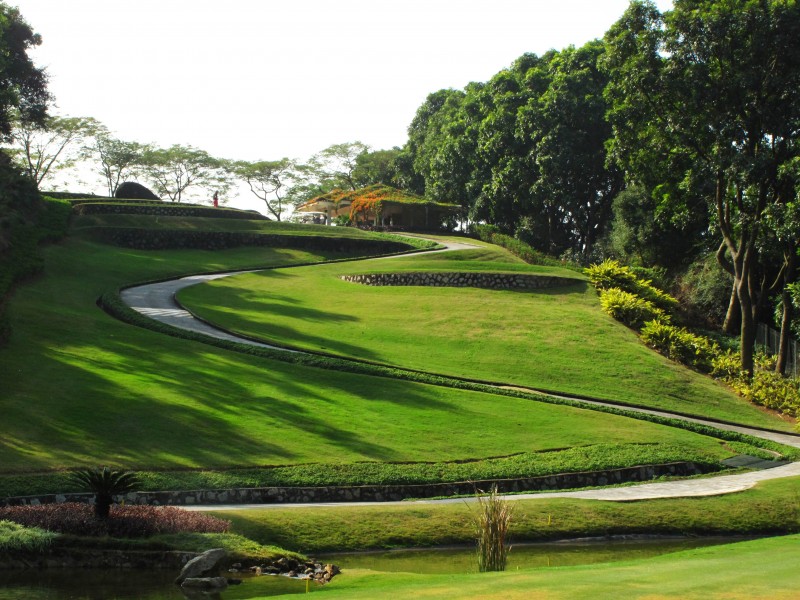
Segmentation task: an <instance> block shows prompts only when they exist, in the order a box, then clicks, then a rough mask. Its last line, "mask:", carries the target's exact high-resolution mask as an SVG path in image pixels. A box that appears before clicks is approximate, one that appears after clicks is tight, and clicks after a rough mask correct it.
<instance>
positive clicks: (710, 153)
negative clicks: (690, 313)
mask: <svg viewBox="0 0 800 600" xmlns="http://www.w3.org/2000/svg"><path fill="white" fill-rule="evenodd" d="M605 39H606V43H607V46H608V51H607V56H608V59H607V64H608V67H609V69H610V72H611V82H610V84H609V87H608V92H607V93H608V95H609V98H610V100H611V102H612V109H611V111H610V118H611V120H612V124H613V127H614V141H613V142H612V145H611V147H612V151H613V153H614V155H615V157H616V158H617V160H618V161H619V164H620V166H621V167H622V168H624V169H625V170H626V171H627V172H628V174H629V177H631V178H635V175H636V173H641V172H648V171H649V170H651V169H652V167H651V165H652V164H658V163H659V162H663V161H669V160H671V159H670V155H678V156H680V157H682V158H683V159H684V164H685V165H688V166H686V170H685V172H684V173H683V175H684V178H683V183H684V184H685V185H686V186H687V187H695V189H697V188H702V189H705V190H708V192H707V195H706V200H707V202H708V203H709V205H710V206H711V207H712V208H713V210H714V212H715V213H716V221H717V227H718V229H719V232H720V235H721V237H722V239H723V242H724V249H725V253H726V254H727V256H728V257H729V261H728V262H727V263H726V264H730V267H731V270H732V271H733V276H734V288H735V292H736V298H737V300H738V304H739V312H740V317H741V357H742V369H743V370H744V371H746V372H748V373H752V371H753V351H754V350H753V345H754V340H755V326H756V313H757V310H758V307H759V300H760V299H761V297H763V293H764V291H765V290H766V287H767V286H766V284H765V280H763V279H762V280H759V279H758V278H757V274H758V271H757V268H756V267H757V263H758V260H759V257H758V246H757V242H758V240H759V238H760V236H761V235H762V233H763V230H764V227H765V223H764V217H765V212H766V210H767V208H768V207H769V206H770V205H771V204H773V203H774V202H775V201H776V198H777V195H776V190H777V187H778V186H777V181H776V177H777V173H778V171H779V168H780V165H781V164H783V163H784V162H785V161H787V160H789V159H790V158H791V157H792V155H793V153H795V152H796V151H797V148H798V136H800V114H799V113H800V8H799V7H798V4H797V2H796V1H795V0H741V1H737V2H732V1H730V0H713V1H712V0H676V1H675V6H674V10H672V11H669V12H667V13H665V14H664V15H661V14H660V13H659V12H658V10H657V9H656V8H655V6H654V4H653V3H652V2H649V1H639V0H637V1H634V2H632V3H631V5H630V7H629V9H628V10H627V11H626V13H625V14H624V15H623V17H622V19H620V20H619V21H618V22H617V23H616V24H615V25H614V26H613V27H612V28H611V29H610V30H609V32H608V33H607V34H606V38H605Z"/></svg>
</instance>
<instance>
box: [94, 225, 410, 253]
mask: <svg viewBox="0 0 800 600" xmlns="http://www.w3.org/2000/svg"><path fill="white" fill-rule="evenodd" d="M88 235H89V237H91V238H92V239H94V240H96V241H99V242H102V243H105V244H111V245H114V246H122V247H124V248H136V249H139V250H175V249H188V248H192V249H198V250H226V249H229V248H238V247H241V246H269V247H283V248H294V249H301V250H319V251H327V252H360V251H364V252H367V253H368V254H392V253H395V252H405V251H407V250H409V249H411V248H413V247H414V245H413V244H412V243H409V242H401V241H399V240H389V239H369V238H348V237H328V236H314V235H281V234H273V233H253V232H246V231H193V230H183V229H159V230H155V229H139V228H134V227H96V228H92V229H91V230H90V231H89V233H88Z"/></svg>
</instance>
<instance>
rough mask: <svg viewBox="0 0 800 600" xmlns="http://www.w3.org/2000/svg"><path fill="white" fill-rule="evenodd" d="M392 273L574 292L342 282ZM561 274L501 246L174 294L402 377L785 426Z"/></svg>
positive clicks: (224, 318) (250, 329)
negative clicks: (457, 380)
mask: <svg viewBox="0 0 800 600" xmlns="http://www.w3.org/2000/svg"><path fill="white" fill-rule="evenodd" d="M402 270H424V271H428V270H430V271H434V270H451V271H452V270H459V271H474V270H482V271H486V270H496V271H502V272H531V273H548V274H556V275H561V276H566V277H573V278H577V279H576V285H574V286H569V287H565V288H558V289H554V290H548V291H541V292H518V291H489V290H478V289H464V288H423V287H369V286H360V285H355V284H351V283H347V282H344V281H342V280H340V279H339V276H340V275H342V274H352V273H358V272H391V271H402ZM580 277H581V276H580V275H578V274H576V273H574V272H572V271H568V270H565V269H558V268H555V269H552V268H547V267H536V266H529V265H525V264H524V263H521V262H520V261H519V260H517V259H515V258H514V257H512V256H511V255H510V254H508V253H507V252H506V251H504V250H500V249H497V248H491V247H489V248H487V247H485V246H484V247H482V248H479V249H475V250H467V251H460V252H453V253H447V254H430V255H427V256H419V257H413V258H401V259H393V260H391V261H387V260H377V261H369V262H364V263H358V264H341V265H326V266H315V267H309V268H301V269H292V270H288V271H276V272H269V273H259V274H252V275H242V276H239V277H235V278H230V279H225V280H218V281H215V282H213V283H209V284H205V285H202V286H196V287H194V288H191V289H188V290H185V291H183V292H182V293H181V294H180V299H181V301H182V302H184V303H186V304H187V305H188V306H190V307H191V308H192V309H193V310H194V311H196V312H197V313H199V314H200V315H202V316H203V317H205V318H207V319H209V320H211V321H213V322H216V323H219V324H222V325H224V326H225V327H228V328H230V329H233V330H236V331H239V332H243V333H247V334H249V335H252V336H257V337H261V338H264V339H268V340H273V341H276V342H278V343H283V344H286V345H291V346H295V347H300V348H306V349H311V350H317V351H323V352H329V353H334V354H338V355H342V356H348V357H355V358H360V359H366V360H371V361H377V362H382V363H388V364H393V365H398V366H403V367H407V368H412V369H419V370H427V371H431V372H435V373H440V374H447V375H456V376H461V377H469V378H475V379H483V380H488V381H498V382H505V383H512V384H515V385H520V386H531V387H536V388H540V389H546V390H551V391H556V392H567V393H575V394H583V395H589V396H594V397H598V398H604V399H609V400H615V401H621V402H627V403H635V404H640V405H645V406H651V407H657V408H661V409H666V410H672V411H678V412H684V413H690V414H696V415H702V416H709V417H715V418H720V419H725V420H732V421H737V422H741V423H745V424H750V425H758V426H766V427H776V428H785V429H789V428H790V425H788V424H786V423H783V422H781V421H780V420H779V419H777V418H776V417H773V416H772V415H768V414H766V413H765V412H763V411H761V410H759V409H758V408H756V407H754V406H752V405H750V404H748V403H747V402H745V401H743V400H741V399H740V398H738V397H736V396H735V395H734V394H733V393H732V392H730V391H729V390H727V389H726V388H724V387H723V386H722V385H720V384H718V383H716V382H714V381H713V380H711V379H710V378H708V377H705V376H702V375H699V374H697V373H695V372H692V371H690V370H688V369H686V368H684V367H682V366H680V365H678V364H676V363H674V362H671V361H669V360H667V359H666V358H664V357H662V356H660V355H659V354H657V353H656V352H653V351H651V350H649V349H647V348H646V347H645V346H644V345H643V344H641V342H639V340H638V339H637V337H636V335H635V334H634V333H633V332H632V331H630V330H629V329H627V328H625V327H624V326H622V325H620V324H619V323H617V322H615V321H613V320H612V319H611V318H610V317H608V316H607V315H605V314H603V313H602V312H601V311H600V308H599V303H598V301H597V296H596V294H595V292H594V291H593V290H592V289H590V288H589V286H588V285H586V283H585V282H583V281H580Z"/></svg>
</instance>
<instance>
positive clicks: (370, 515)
mask: <svg viewBox="0 0 800 600" xmlns="http://www.w3.org/2000/svg"><path fill="white" fill-rule="evenodd" d="M798 486H800V478H798V477H795V478H788V479H782V480H776V481H767V482H763V483H761V484H759V485H757V486H756V487H755V488H753V489H750V490H747V491H744V492H739V493H736V494H726V495H722V496H708V497H698V498H666V499H660V500H643V501H637V502H601V501H597V500H576V499H570V498H550V499H546V498H543V499H540V500H518V501H515V502H514V503H513V504H514V516H513V520H512V524H511V532H510V539H511V542H512V544H513V543H515V542H541V541H545V540H560V539H572V538H580V537H602V536H606V535H631V534H654V535H655V534H660V535H691V536H698V535H700V536H702V535H757V534H777V533H796V532H800V499H799V498H798V492H797V490H798V489H799V488H798ZM471 510H474V507H473V508H472V509H470V507H468V505H467V504H466V503H463V502H457V503H453V504H411V503H409V504H405V505H390V506H354V507H330V506H329V507H315V508H314V509H306V508H277V507H273V508H265V509H254V510H242V511H228V510H225V511H217V512H212V514H214V515H215V516H217V517H220V518H223V519H228V520H230V521H232V523H233V531H234V532H236V533H240V534H242V535H244V536H247V537H248V538H250V539H253V540H255V541H257V542H260V543H264V544H266V543H271V544H277V545H279V546H282V547H284V548H288V549H290V550H294V551H297V552H303V553H320V552H332V551H350V550H352V551H355V550H368V549H385V548H414V547H431V546H450V545H471V544H473V543H474V528H473V524H472V521H471V516H472V513H471Z"/></svg>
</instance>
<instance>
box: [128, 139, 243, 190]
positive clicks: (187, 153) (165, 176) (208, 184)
mask: <svg viewBox="0 0 800 600" xmlns="http://www.w3.org/2000/svg"><path fill="white" fill-rule="evenodd" d="M139 165H140V169H141V173H142V175H143V176H144V178H145V179H146V180H148V181H149V182H151V183H152V185H153V187H154V188H155V191H156V193H157V194H158V195H159V196H161V197H165V196H166V197H167V198H169V199H170V200H171V201H172V202H180V201H181V200H182V199H183V196H184V194H185V193H186V190H188V189H189V188H191V187H200V188H205V189H207V190H215V191H218V190H225V189H227V188H228V187H229V185H230V183H229V179H228V177H227V173H226V170H225V169H224V164H223V162H222V161H221V160H219V159H217V158H214V157H212V156H211V155H209V154H208V152H206V151H205V150H200V149H198V148H193V147H191V146H180V145H178V144H174V145H172V146H170V147H169V148H146V149H145V150H144V152H142V155H141V157H140V161H139ZM212 193H213V192H212ZM209 195H211V194H209Z"/></svg>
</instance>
